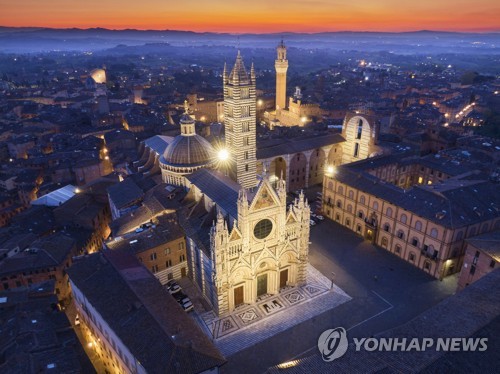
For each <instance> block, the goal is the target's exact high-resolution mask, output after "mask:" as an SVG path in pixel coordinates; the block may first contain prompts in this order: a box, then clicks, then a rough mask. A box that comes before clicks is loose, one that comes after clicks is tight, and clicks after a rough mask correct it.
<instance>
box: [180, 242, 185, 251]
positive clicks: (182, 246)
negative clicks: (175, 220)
mask: <svg viewBox="0 0 500 374" xmlns="http://www.w3.org/2000/svg"><path fill="white" fill-rule="evenodd" d="M181 249H184V242H180V243H179V251H180V250H181Z"/></svg>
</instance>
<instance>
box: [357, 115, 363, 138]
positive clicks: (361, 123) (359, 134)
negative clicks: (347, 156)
mask: <svg viewBox="0 0 500 374" xmlns="http://www.w3.org/2000/svg"><path fill="white" fill-rule="evenodd" d="M362 132H363V120H361V119H360V120H359V122H358V131H357V132H356V139H361V133H362Z"/></svg>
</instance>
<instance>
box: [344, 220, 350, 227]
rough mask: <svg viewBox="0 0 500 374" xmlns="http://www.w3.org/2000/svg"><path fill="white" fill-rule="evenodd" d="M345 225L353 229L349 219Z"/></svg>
mask: <svg viewBox="0 0 500 374" xmlns="http://www.w3.org/2000/svg"><path fill="white" fill-rule="evenodd" d="M345 225H346V226H347V227H351V221H350V220H349V218H346V219H345Z"/></svg>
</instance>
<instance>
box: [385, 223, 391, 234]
mask: <svg viewBox="0 0 500 374" xmlns="http://www.w3.org/2000/svg"><path fill="white" fill-rule="evenodd" d="M390 230H391V226H389V224H388V223H386V224H384V231H387V232H389V231H390Z"/></svg>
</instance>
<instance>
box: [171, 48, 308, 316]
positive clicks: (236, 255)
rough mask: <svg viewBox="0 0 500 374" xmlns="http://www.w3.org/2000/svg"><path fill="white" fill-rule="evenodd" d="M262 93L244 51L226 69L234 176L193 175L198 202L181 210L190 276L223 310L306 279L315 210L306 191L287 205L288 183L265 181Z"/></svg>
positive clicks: (190, 194)
mask: <svg viewBox="0 0 500 374" xmlns="http://www.w3.org/2000/svg"><path fill="white" fill-rule="evenodd" d="M254 90H255V73H254V71H253V67H252V69H251V72H250V75H248V74H247V73H246V70H245V66H244V64H243V60H242V58H241V55H240V53H239V52H238V56H237V57H236V63H235V65H234V67H233V69H232V71H231V73H230V74H229V75H228V74H227V70H226V69H224V100H225V102H224V110H225V119H226V147H227V149H228V153H229V154H230V156H231V158H232V159H233V162H230V163H229V168H227V169H225V170H226V171H228V174H229V175H224V174H223V173H221V172H219V171H215V170H210V169H206V168H202V169H200V170H198V171H196V172H194V173H192V174H190V175H188V176H186V180H187V181H188V184H187V186H188V188H189V192H188V195H187V200H188V201H189V200H190V201H191V204H190V205H189V206H187V207H186V208H185V211H183V212H182V213H181V214H180V215H179V217H180V219H181V224H182V225H183V227H184V229H185V231H186V237H187V245H188V253H187V254H188V263H189V267H190V268H189V273H190V275H191V277H192V278H193V280H194V282H195V284H197V285H198V287H199V288H200V290H201V291H202V293H203V295H204V296H205V297H206V299H207V300H208V301H209V302H210V303H211V304H212V306H213V307H214V310H215V311H216V313H218V314H219V315H221V314H224V313H228V312H231V311H233V310H234V309H235V308H236V307H237V306H239V305H242V304H250V303H253V302H255V301H257V300H258V298H259V297H263V296H265V295H268V294H276V293H278V292H279V290H280V289H281V288H283V287H292V286H297V285H301V284H303V283H305V281H306V267H307V264H308V251H309V218H310V209H309V206H308V204H307V202H306V201H305V198H304V195H303V194H301V195H300V197H299V198H298V199H296V200H295V202H294V203H293V204H292V205H291V206H290V207H287V203H286V182H285V181H284V180H282V179H280V180H278V181H276V183H275V186H273V185H272V184H271V182H270V179H269V176H268V175H267V173H266V172H264V173H263V175H262V176H261V178H260V180H258V178H257V170H256V145H255V104H256V103H255V91H254ZM230 177H232V178H233V179H231V178H230Z"/></svg>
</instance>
